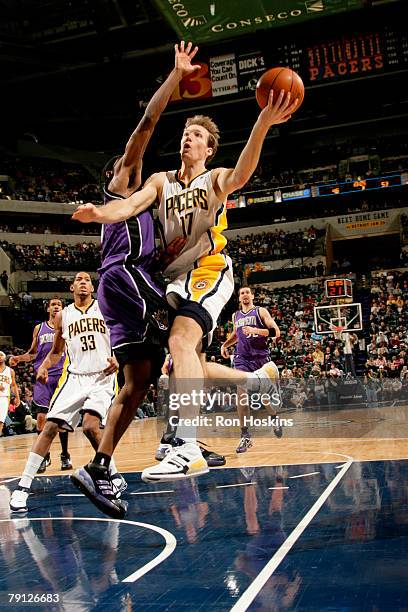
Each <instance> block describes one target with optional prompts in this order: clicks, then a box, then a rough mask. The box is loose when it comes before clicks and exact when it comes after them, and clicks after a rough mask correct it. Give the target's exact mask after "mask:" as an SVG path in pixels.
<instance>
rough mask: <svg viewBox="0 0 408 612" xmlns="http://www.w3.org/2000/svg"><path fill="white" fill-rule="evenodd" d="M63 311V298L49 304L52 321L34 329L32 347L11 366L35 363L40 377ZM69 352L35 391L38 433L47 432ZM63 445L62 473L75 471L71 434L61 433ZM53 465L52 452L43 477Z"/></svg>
mask: <svg viewBox="0 0 408 612" xmlns="http://www.w3.org/2000/svg"><path fill="white" fill-rule="evenodd" d="M61 310H62V302H61V300H60V299H59V298H52V299H51V300H50V301H49V302H48V307H47V312H48V321H44V322H43V323H39V324H38V325H36V326H35V327H34V332H33V341H32V343H31V346H30V348H29V349H28V351H27V352H26V353H24V354H23V355H16V356H14V357H11V358H10V365H13V366H16V365H17V364H18V363H21V362H22V361H25V362H30V361H33V362H34V364H33V365H34V372H35V374H36V375H37V370H38V368H39V366H40V365H41V364H42V362H43V361H44V359H45V358H46V356H47V355H48V353H49V352H50V350H51V347H52V344H53V342H54V332H55V330H54V319H55V317H56V315H57V314H58V313H59V312H61ZM64 360H65V353H63V354H62V357H61V359H60V361H59V362H58V363H57V365H56V366H54V367H52V368H51V369H50V370H49V376H48V381H47V382H46V383H45V384H44V385H43V384H41V383H39V382H36V383H35V385H34V389H33V403H32V412H33V415H35V416H36V419H37V433H38V435H40V433H41V432H42V430H43V429H44V423H45V417H46V414H47V412H48V407H49V404H50V401H51V398H52V396H53V394H54V391H55V389H56V388H57V384H58V380H59V379H60V376H61V374H62V367H63V365H64ZM59 438H60V442H61V450H62V452H61V470H70V469H71V468H72V464H71V457H70V454H69V452H68V432H67V431H64V432H60V434H59ZM49 465H51V458H50V453H47V455H46V456H45V457H44V460H43V462H42V464H41V466H40V468H39V470H38V473H39V474H42V473H43V472H45V470H46V468H47V467H48V466H49Z"/></svg>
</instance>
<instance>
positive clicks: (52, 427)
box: [41, 421, 58, 438]
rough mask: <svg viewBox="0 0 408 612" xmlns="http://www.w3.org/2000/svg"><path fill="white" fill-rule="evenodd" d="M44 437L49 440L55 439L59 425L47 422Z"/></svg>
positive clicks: (43, 432) (43, 431)
mask: <svg viewBox="0 0 408 612" xmlns="http://www.w3.org/2000/svg"><path fill="white" fill-rule="evenodd" d="M41 433H42V434H43V435H44V436H47V437H48V438H55V436H56V435H57V433H58V425H57V423H54V422H53V421H46V423H45V425H44V429H43V430H42V432H41Z"/></svg>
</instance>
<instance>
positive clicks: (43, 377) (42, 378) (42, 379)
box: [37, 366, 48, 385]
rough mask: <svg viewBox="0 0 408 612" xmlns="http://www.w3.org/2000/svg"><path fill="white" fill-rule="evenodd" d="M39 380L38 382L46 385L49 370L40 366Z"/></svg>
mask: <svg viewBox="0 0 408 612" xmlns="http://www.w3.org/2000/svg"><path fill="white" fill-rule="evenodd" d="M37 380H38V382H40V383H42V384H43V385H45V383H46V382H47V380H48V370H47V368H44V367H43V366H40V367H39V368H38V372H37Z"/></svg>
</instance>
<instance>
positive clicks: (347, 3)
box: [155, 0, 364, 42]
mask: <svg viewBox="0 0 408 612" xmlns="http://www.w3.org/2000/svg"><path fill="white" fill-rule="evenodd" d="M155 2H156V5H157V7H158V8H159V10H160V12H161V13H162V14H163V15H164V16H165V17H166V19H167V21H168V22H169V24H170V25H171V27H172V28H173V29H174V31H175V32H176V34H177V36H178V37H179V38H180V39H181V40H183V39H189V40H192V41H194V42H208V41H214V40H222V39H225V38H230V37H231V36H239V35H241V34H248V33H251V32H256V31H257V30H260V29H265V28H271V27H277V26H281V25H286V24H288V25H289V24H293V23H297V22H300V21H306V20H308V19H313V18H316V17H322V16H326V15H333V14H335V13H340V12H344V11H349V10H352V9H357V8H361V7H362V6H363V4H364V2H363V0H222V1H220V0H213V1H212V0H155Z"/></svg>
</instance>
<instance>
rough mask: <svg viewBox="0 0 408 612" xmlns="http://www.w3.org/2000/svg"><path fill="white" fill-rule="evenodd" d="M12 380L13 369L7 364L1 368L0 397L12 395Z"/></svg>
mask: <svg viewBox="0 0 408 612" xmlns="http://www.w3.org/2000/svg"><path fill="white" fill-rule="evenodd" d="M11 380H12V379H11V370H10V368H9V367H8V366H6V367H5V368H4V370H3V371H1V370H0V397H8V398H9V397H10V389H11Z"/></svg>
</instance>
